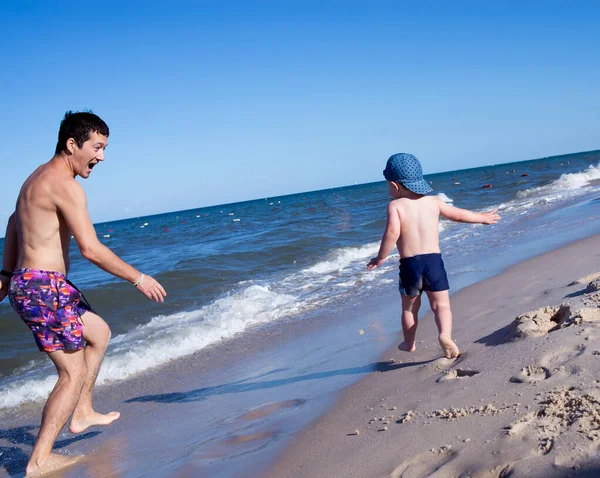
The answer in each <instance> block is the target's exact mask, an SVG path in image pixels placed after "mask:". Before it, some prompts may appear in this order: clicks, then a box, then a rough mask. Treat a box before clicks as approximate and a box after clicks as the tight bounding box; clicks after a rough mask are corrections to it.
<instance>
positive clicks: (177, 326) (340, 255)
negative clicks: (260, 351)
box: [0, 243, 383, 408]
mask: <svg viewBox="0 0 600 478" xmlns="http://www.w3.org/2000/svg"><path fill="white" fill-rule="evenodd" d="M378 246H379V243H371V244H367V245H365V246H362V247H347V248H341V249H337V250H333V251H332V252H331V253H330V254H329V257H328V258H327V259H326V260H324V261H321V262H317V263H316V264H315V265H314V266H312V267H310V268H308V269H305V270H301V271H298V272H295V273H292V274H289V275H288V276H286V277H283V278H282V279H281V280H279V281H277V282H276V283H273V284H256V283H254V282H253V281H244V282H240V283H238V286H237V287H238V290H237V291H232V292H230V293H229V294H227V295H226V296H224V297H221V298H219V299H217V300H215V301H214V302H212V303H210V304H208V305H206V306H204V307H201V308H200V309H198V310H193V311H187V312H178V313H175V314H170V315H162V316H157V317H153V318H152V319H151V320H150V321H149V322H147V323H145V324H142V325H138V326H137V327H135V328H134V329H132V330H130V331H128V332H127V333H125V334H122V335H119V336H117V337H114V338H113V340H112V341H111V344H110V347H109V351H108V353H107V355H106V358H105V360H104V363H103V365H102V369H101V371H100V374H99V376H98V380H97V384H98V385H102V384H104V383H108V382H112V381H117V380H124V379H127V378H129V377H131V376H133V375H135V374H138V373H140V372H144V371H147V370H151V369H154V368H156V367H159V366H161V365H164V364H166V363H168V362H170V361H172V360H176V359H179V358H181V357H184V356H189V355H191V354H193V353H195V352H198V351H200V350H202V349H204V348H205V347H207V346H209V345H212V344H216V343H218V342H221V341H223V340H227V339H230V338H232V337H234V336H235V335H237V334H240V333H242V332H244V331H245V330H247V329H248V328H249V327H251V326H253V325H258V324H264V323H269V322H275V321H278V320H281V319H285V318H292V317H297V316H298V315H300V314H302V313H305V312H308V311H309V310H312V309H315V308H320V307H323V306H324V305H325V304H327V303H329V302H331V301H332V300H334V299H335V298H336V297H337V298H339V294H340V293H344V292H347V291H350V290H353V289H354V288H355V287H356V286H357V285H359V284H361V283H367V282H371V281H374V280H379V279H380V278H381V279H383V277H382V276H381V274H380V273H369V272H366V270H365V265H366V262H367V259H369V258H371V257H373V256H374V255H375V254H376V253H377V249H378ZM359 271H360V272H359ZM298 284H303V285H305V286H306V287H299V286H298ZM340 289H342V290H340ZM334 291H335V292H334ZM55 382H56V374H55V372H54V369H53V367H51V366H46V365H43V366H38V368H35V369H33V370H28V371H24V370H21V371H18V372H17V374H16V375H13V377H11V378H9V379H8V380H7V381H5V382H4V383H3V384H2V389H1V390H0V408H12V407H16V406H19V405H20V404H22V403H25V402H31V401H38V400H42V399H45V398H47V397H48V395H49V393H50V392H51V390H52V388H53V387H54V384H55Z"/></svg>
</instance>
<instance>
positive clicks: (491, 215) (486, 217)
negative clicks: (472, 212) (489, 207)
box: [481, 209, 501, 224]
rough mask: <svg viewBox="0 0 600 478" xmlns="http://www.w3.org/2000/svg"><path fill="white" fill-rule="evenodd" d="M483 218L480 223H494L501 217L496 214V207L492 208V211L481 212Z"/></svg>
mask: <svg viewBox="0 0 600 478" xmlns="http://www.w3.org/2000/svg"><path fill="white" fill-rule="evenodd" d="M481 214H482V215H483V220H482V221H481V224H496V223H497V222H498V221H499V220H500V219H501V218H500V215H499V214H498V209H494V210H493V211H488V212H482V213H481Z"/></svg>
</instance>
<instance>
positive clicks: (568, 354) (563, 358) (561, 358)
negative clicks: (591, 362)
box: [540, 345, 586, 370]
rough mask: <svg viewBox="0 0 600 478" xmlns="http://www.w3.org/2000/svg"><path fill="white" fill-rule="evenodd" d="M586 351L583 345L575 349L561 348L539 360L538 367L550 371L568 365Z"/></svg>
mask: <svg viewBox="0 0 600 478" xmlns="http://www.w3.org/2000/svg"><path fill="white" fill-rule="evenodd" d="M585 350H586V347H585V346H584V345H578V346H577V347H562V348H559V349H557V350H554V351H552V352H549V353H547V354H546V355H544V356H543V357H542V359H541V360H540V365H541V366H542V367H546V368H548V369H550V370H552V369H555V368H559V367H562V366H564V365H567V364H569V362H571V361H572V360H574V359H576V358H577V357H579V356H581V355H582V354H583V353H584V352H585Z"/></svg>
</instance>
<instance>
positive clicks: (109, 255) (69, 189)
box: [57, 180, 167, 302]
mask: <svg viewBox="0 0 600 478" xmlns="http://www.w3.org/2000/svg"><path fill="white" fill-rule="evenodd" d="M61 187H62V190H61V191H62V194H61V195H59V196H57V197H58V199H57V205H58V209H59V211H60V213H61V214H62V216H63V217H64V219H65V221H66V222H67V225H68V226H69V229H70V230H71V233H72V234H73V237H74V238H75V242H77V246H78V247H79V250H80V251H81V255H82V256H83V257H85V258H86V259H87V260H88V261H90V262H92V263H93V264H95V265H97V266H98V267H100V269H102V270H104V271H106V272H108V273H109V274H112V275H114V276H116V277H120V278H121V279H125V280H126V281H129V282H131V283H132V284H134V285H136V287H137V288H138V289H139V290H140V291H141V292H142V293H143V294H144V295H145V296H146V297H148V299H151V300H155V301H156V302H164V297H165V296H166V295H167V294H166V292H165V290H164V289H163V288H162V286H161V285H160V284H159V283H158V282H157V281H156V280H154V279H153V278H152V277H150V276H148V275H144V274H142V273H141V272H139V271H138V270H137V269H136V268H135V267H133V266H131V265H129V264H127V263H126V262H125V261H123V260H122V259H121V258H119V256H117V255H116V254H115V253H114V252H112V251H111V250H110V249H109V248H108V247H106V246H105V245H104V244H102V243H101V242H100V241H99V240H98V236H97V235H96V230H95V229H94V225H93V224H92V221H91V219H90V216H89V214H88V211H87V199H86V197H85V192H84V191H83V188H82V187H81V185H80V184H79V183H78V182H77V181H75V180H72V181H69V182H67V183H65V184H64V185H61ZM140 281H141V282H140Z"/></svg>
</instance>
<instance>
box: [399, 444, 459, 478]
mask: <svg viewBox="0 0 600 478" xmlns="http://www.w3.org/2000/svg"><path fill="white" fill-rule="evenodd" d="M456 456H457V453H456V452H455V451H454V450H452V447H451V446H450V445H447V446H443V447H442V448H439V449H437V450H436V449H432V451H429V452H425V453H420V454H418V455H416V456H414V457H412V458H409V459H408V460H406V461H403V462H402V463H401V464H400V465H398V466H397V467H396V468H395V469H394V471H392V473H391V474H390V477H391V478H421V477H425V476H453V475H454V473H453V471H454V470H452V471H450V470H447V469H446V466H445V465H447V464H448V463H449V462H451V461H452V460H453V459H454V458H456Z"/></svg>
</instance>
